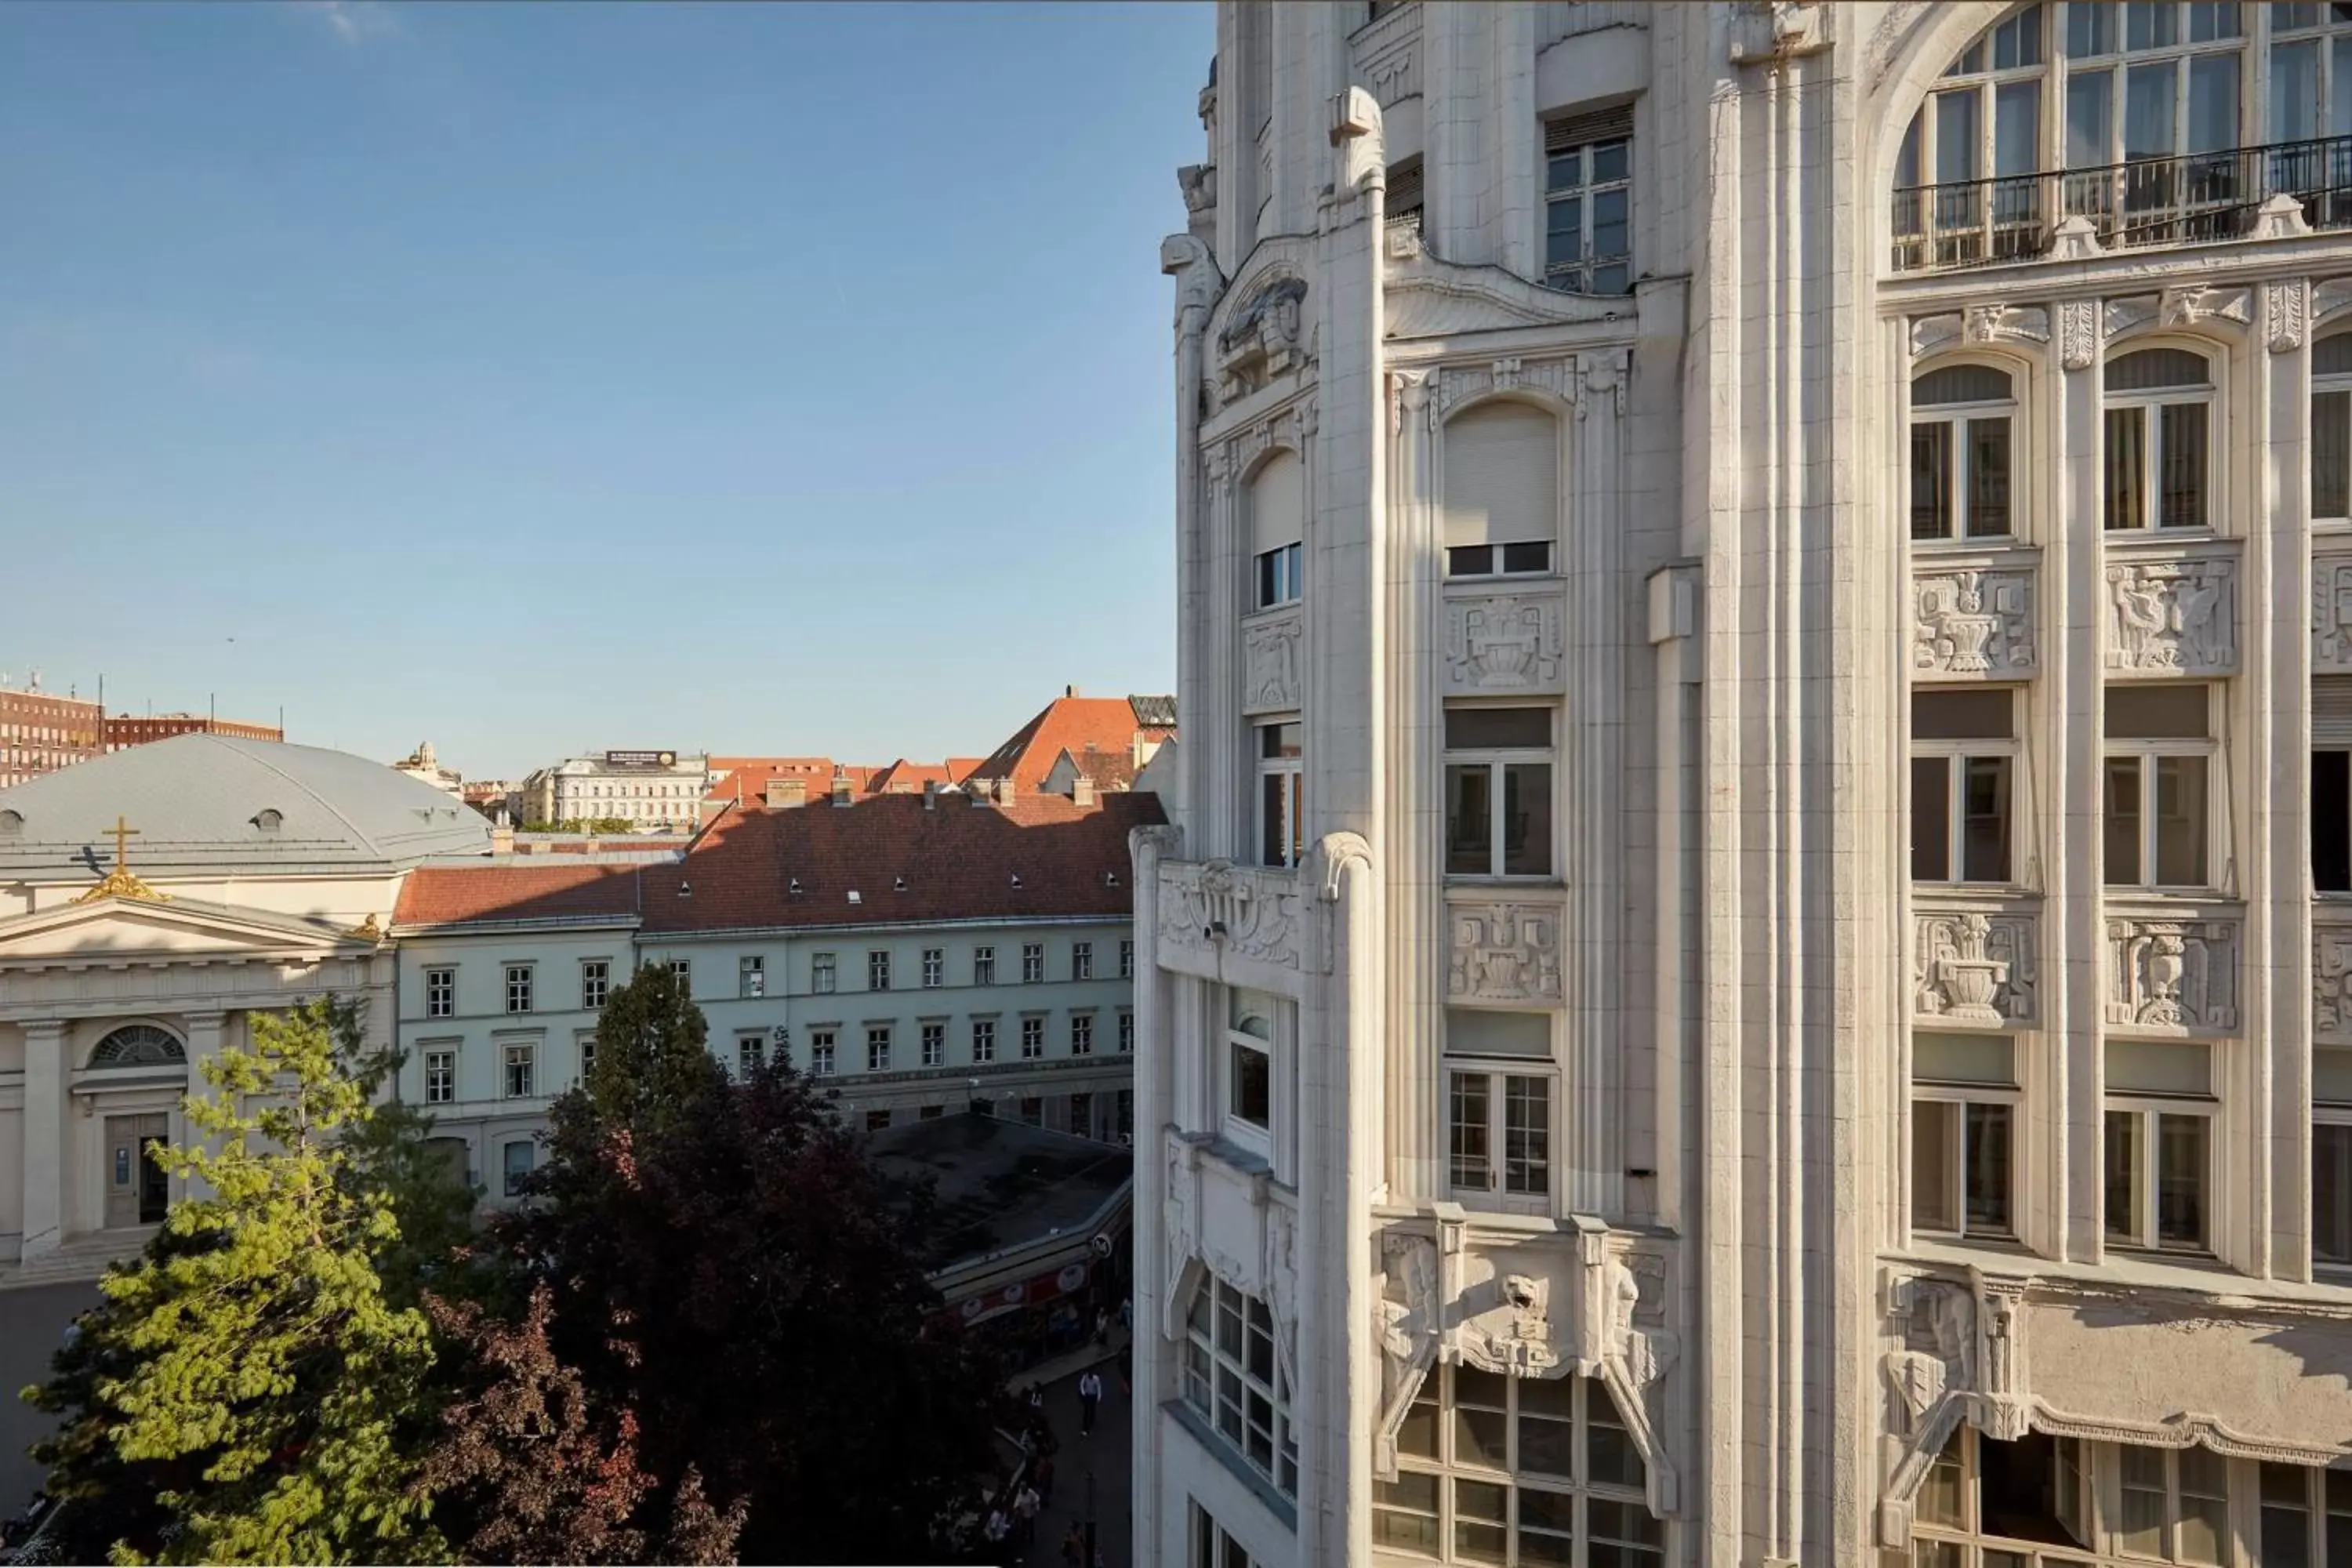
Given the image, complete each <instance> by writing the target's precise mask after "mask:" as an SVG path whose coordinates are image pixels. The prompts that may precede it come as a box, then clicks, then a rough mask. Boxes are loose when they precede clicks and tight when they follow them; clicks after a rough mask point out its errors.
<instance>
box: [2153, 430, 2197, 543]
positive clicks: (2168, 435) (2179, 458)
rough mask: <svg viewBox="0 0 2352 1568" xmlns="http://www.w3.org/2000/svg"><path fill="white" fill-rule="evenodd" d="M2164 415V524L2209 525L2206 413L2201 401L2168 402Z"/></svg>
mask: <svg viewBox="0 0 2352 1568" xmlns="http://www.w3.org/2000/svg"><path fill="white" fill-rule="evenodd" d="M2159 412H2160V413H2161V415H2162V416H2163V426H2162V429H2163V437H2162V441H2163V445H2162V447H2161V456H2162V459H2163V467H2162V470H2161V472H2160V475H2159V481H2160V483H2161V485H2162V492H2161V493H2162V496H2163V505H2164V511H2163V516H2162V519H2161V521H2162V522H2163V525H2164V526H2165V527H2167V528H2202V527H2204V526H2205V515H2206V509H2205V467H2206V464H2205V456H2206V446H2205V416H2206V407H2205V405H2203V404H2201V403H2168V404H2166V405H2164V406H2163V407H2162V409H2161V410H2160V411H2159Z"/></svg>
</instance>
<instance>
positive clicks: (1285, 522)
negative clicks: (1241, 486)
mask: <svg viewBox="0 0 2352 1568" xmlns="http://www.w3.org/2000/svg"><path fill="white" fill-rule="evenodd" d="M1249 509H1250V541H1251V543H1250V549H1251V550H1252V551H1253V552H1255V553H1256V554H1259V555H1263V554H1265V552H1267V551H1269V550H1279V549H1280V548H1282V547H1283V546H1284V545H1286V544H1297V543H1298V542H1300V541H1301V540H1303V539H1305V538H1306V537H1307V467H1306V465H1305V464H1303V463H1301V462H1300V461H1299V460H1298V454H1297V453H1296V452H1276V454H1275V455H1274V456H1273V457H1271V458H1267V459H1266V460H1265V466H1264V467H1263V468H1259V469H1258V471H1257V472H1256V473H1255V474H1253V475H1251V476H1250V482H1249Z"/></svg>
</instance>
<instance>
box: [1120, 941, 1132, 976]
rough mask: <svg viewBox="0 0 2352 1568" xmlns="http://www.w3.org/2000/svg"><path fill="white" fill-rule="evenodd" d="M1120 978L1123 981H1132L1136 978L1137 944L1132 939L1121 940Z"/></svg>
mask: <svg viewBox="0 0 2352 1568" xmlns="http://www.w3.org/2000/svg"><path fill="white" fill-rule="evenodd" d="M1118 977H1119V978H1120V979H1121V980H1132V979H1134V978H1135V942H1134V939H1133V938H1131V937H1121V938H1120V939H1119V943H1118Z"/></svg>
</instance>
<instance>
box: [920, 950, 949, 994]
mask: <svg viewBox="0 0 2352 1568" xmlns="http://www.w3.org/2000/svg"><path fill="white" fill-rule="evenodd" d="M947 983H948V954H947V949H945V948H943V947H927V948H925V949H923V989H924V990H926V991H937V990H938V989H939V988H940V986H942V985H945V984H947Z"/></svg>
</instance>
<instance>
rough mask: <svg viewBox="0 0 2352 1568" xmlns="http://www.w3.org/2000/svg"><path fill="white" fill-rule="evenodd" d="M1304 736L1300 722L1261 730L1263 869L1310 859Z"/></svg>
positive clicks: (1259, 788) (1260, 858)
mask: <svg viewBox="0 0 2352 1568" xmlns="http://www.w3.org/2000/svg"><path fill="white" fill-rule="evenodd" d="M1304 735H1305V730H1304V728H1303V727H1302V726H1301V725H1300V724H1299V723H1298V722H1297V721H1296V720H1293V721H1290V722H1287V723H1280V724H1260V725H1259V726H1258V727H1257V841H1258V864H1260V865H1262V866H1296V865H1297V864H1298V863H1299V862H1300V861H1302V860H1304V859H1305V858H1307V779H1306V750H1305V746H1304V743H1303V737H1304Z"/></svg>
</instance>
